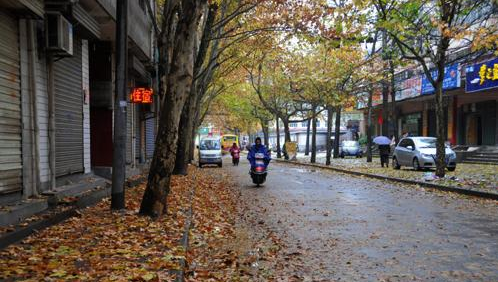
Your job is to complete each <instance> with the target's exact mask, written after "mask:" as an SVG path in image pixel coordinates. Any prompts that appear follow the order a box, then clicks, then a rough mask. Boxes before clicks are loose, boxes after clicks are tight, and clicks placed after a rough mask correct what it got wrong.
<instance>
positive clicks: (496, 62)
mask: <svg viewBox="0 0 498 282" xmlns="http://www.w3.org/2000/svg"><path fill="white" fill-rule="evenodd" d="M465 74H466V79H465V92H476V91H481V90H486V89H491V88H496V87H498V58H495V59H493V60H490V61H486V62H483V63H480V64H475V65H472V66H468V67H467V68H465Z"/></svg>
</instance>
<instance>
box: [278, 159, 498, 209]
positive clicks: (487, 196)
mask: <svg viewBox="0 0 498 282" xmlns="http://www.w3.org/2000/svg"><path fill="white" fill-rule="evenodd" d="M275 161H276V162H281V163H287V164H293V165H302V166H311V167H316V168H321V169H328V170H333V171H337V172H342V173H346V174H352V175H356V176H366V177H370V178H376V179H380V180H389V181H393V182H399V183H404V184H412V185H419V186H421V187H423V188H430V189H436V190H440V191H445V192H453V193H457V194H462V195H467V196H474V197H480V198H485V199H490V200H497V201H498V194H494V193H488V192H481V191H475V190H469V189H464V188H458V187H455V186H445V185H439V184H434V183H427V182H422V181H416V180H409V179H402V178H396V177H390V176H383V175H378V174H372V173H365V172H358V171H350V170H346V169H342V168H337V167H332V166H326V165H322V164H311V163H303V162H298V161H286V160H280V159H275Z"/></svg>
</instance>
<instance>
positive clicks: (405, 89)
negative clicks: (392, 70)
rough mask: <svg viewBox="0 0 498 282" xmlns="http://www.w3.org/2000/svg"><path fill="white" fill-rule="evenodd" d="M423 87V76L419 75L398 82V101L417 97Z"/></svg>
mask: <svg viewBox="0 0 498 282" xmlns="http://www.w3.org/2000/svg"><path fill="white" fill-rule="evenodd" d="M421 89H422V77H421V76H419V75H417V76H414V77H412V78H408V79H405V80H402V81H399V82H397V83H396V101H401V100H405V99H408V98H413V97H417V96H419V95H420V91H421Z"/></svg>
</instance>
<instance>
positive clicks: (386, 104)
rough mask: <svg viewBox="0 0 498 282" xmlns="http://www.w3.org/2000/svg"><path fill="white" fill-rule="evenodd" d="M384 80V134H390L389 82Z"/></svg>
mask: <svg viewBox="0 0 498 282" xmlns="http://www.w3.org/2000/svg"><path fill="white" fill-rule="evenodd" d="M384 78H385V79H386V80H383V81H382V135H383V136H389V84H388V83H387V77H384Z"/></svg>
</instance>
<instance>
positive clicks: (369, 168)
mask: <svg viewBox="0 0 498 282" xmlns="http://www.w3.org/2000/svg"><path fill="white" fill-rule="evenodd" d="M298 161H299V162H303V163H309V156H304V154H298ZM317 164H325V153H319V154H317ZM331 167H334V168H338V169H344V170H350V171H355V172H361V173H368V174H375V175H380V176H386V177H394V178H401V179H407V180H413V181H420V182H425V183H433V184H437V185H442V186H447V187H458V188H463V189H467V190H471V191H479V192H485V193H492V194H497V195H498V166H496V165H487V164H467V163H458V164H457V169H456V170H455V171H453V172H451V171H446V176H445V177H444V178H437V177H436V176H435V175H434V170H426V171H415V170H414V169H412V168H409V167H402V168H401V169H400V170H395V169H393V168H392V167H391V166H389V168H382V167H381V166H380V159H379V158H373V160H372V162H371V163H367V162H366V157H363V158H352V157H348V158H344V159H341V158H338V159H331Z"/></svg>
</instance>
